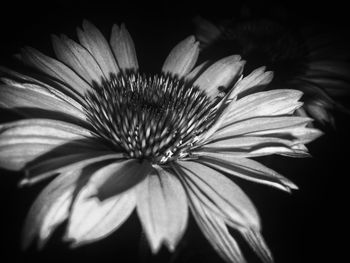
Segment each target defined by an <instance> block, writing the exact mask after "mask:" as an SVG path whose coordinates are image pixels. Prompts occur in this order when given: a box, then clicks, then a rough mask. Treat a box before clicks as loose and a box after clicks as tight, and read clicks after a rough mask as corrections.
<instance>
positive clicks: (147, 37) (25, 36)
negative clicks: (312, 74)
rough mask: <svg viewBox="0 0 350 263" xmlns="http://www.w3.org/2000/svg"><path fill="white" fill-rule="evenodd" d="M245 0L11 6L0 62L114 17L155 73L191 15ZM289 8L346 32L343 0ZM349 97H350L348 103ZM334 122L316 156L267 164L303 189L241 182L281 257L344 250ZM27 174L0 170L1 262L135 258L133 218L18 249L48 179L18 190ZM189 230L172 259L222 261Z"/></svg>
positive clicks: (299, 19) (219, 15)
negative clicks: (96, 232)
mask: <svg viewBox="0 0 350 263" xmlns="http://www.w3.org/2000/svg"><path fill="white" fill-rule="evenodd" d="M256 2H257V3H256V6H257V7H258V8H262V9H263V8H264V5H265V3H267V2H264V3H261V2H262V1H256ZM270 2H271V1H270ZM240 3H241V2H240V1H230V2H220V1H209V2H207V3H204V1H203V2H197V3H193V2H189V1H184V2H178V1H163V2H161V3H143V4H142V5H140V4H138V3H137V2H133V3H130V4H126V3H122V2H119V1H114V2H113V3H109V2H104V1H95V2H94V3H87V2H85V1H80V2H75V3H74V4H72V3H71V2H68V1H66V2H65V1H61V2H46V3H45V4H43V3H31V4H25V5H23V4H22V3H14V4H11V5H8V6H5V7H3V8H2V14H1V16H0V59H1V60H0V64H1V65H7V66H10V65H12V58H11V56H12V54H15V53H16V52H18V51H19V49H20V48H21V47H23V46H26V45H29V46H34V47H36V48H38V49H39V50H42V51H43V52H44V53H46V54H51V55H52V50H51V47H50V34H60V33H66V34H68V35H69V36H71V37H75V28H76V26H80V25H81V22H82V20H83V19H84V18H86V19H88V20H90V21H91V22H93V23H94V24H95V25H97V26H98V27H99V28H100V29H101V30H102V31H103V33H104V34H105V35H106V36H109V33H110V29H111V26H112V24H113V23H118V24H120V23H121V22H125V23H126V25H127V27H128V29H129V31H130V33H131V35H132V37H133V39H134V41H135V45H136V50H137V55H138V60H139V64H140V65H141V68H143V69H146V70H147V71H150V72H157V71H158V70H159V69H160V68H161V66H162V62H163V61H164V59H165V58H166V56H167V54H168V52H169V51H170V50H171V48H172V47H173V46H174V45H175V44H176V43H178V42H179V41H181V40H182V39H184V38H185V37H186V36H188V35H190V34H192V33H193V32H194V27H193V24H192V22H191V21H192V18H193V17H194V16H195V15H198V14H199V15H202V16H204V17H206V18H208V19H213V20H219V19H224V18H228V17H230V16H231V15H232V14H234V13H235V12H237V9H238V6H239V4H240ZM253 3H254V2H253ZM284 6H285V8H286V9H287V10H288V12H289V13H290V14H291V17H292V19H290V21H291V22H290V23H291V24H293V25H294V26H295V25H296V26H298V25H302V24H305V23H306V24H312V25H319V26H322V25H332V26H336V27H343V28H346V27H345V23H346V21H347V20H348V14H347V8H346V7H345V4H341V2H340V1H331V2H328V3H326V2H325V3H323V2H320V1H300V0H298V1H287V2H285V4H284ZM348 32H349V31H348ZM349 88H350V87H349ZM344 103H348V102H347V101H346V100H344ZM0 114H1V117H0V118H1V122H4V121H8V120H14V119H16V118H18V116H16V115H14V114H11V113H9V112H7V111H3V110H2V111H0ZM335 118H336V129H331V128H323V129H325V130H326V135H324V136H323V137H322V138H320V139H319V140H317V141H315V142H313V143H311V144H310V145H309V149H310V152H311V154H312V155H313V158H308V159H292V158H282V157H273V158H271V159H268V161H269V165H270V167H272V168H274V169H276V170H277V171H279V172H281V173H282V174H284V175H285V176H287V177H288V178H290V179H292V180H293V181H294V182H295V183H296V184H297V185H298V186H299V188H300V190H299V191H295V192H294V193H293V194H292V195H288V194H286V193H284V192H280V191H278V190H275V189H271V188H269V187H266V186H261V185H257V184H254V183H246V182H243V181H240V182H239V183H240V186H241V187H242V188H243V189H244V190H245V191H246V192H247V194H248V195H249V196H250V197H251V198H252V200H253V201H254V203H255V204H256V206H257V208H258V210H259V212H260V215H261V218H262V224H263V234H264V237H265V239H266V241H267V243H268V244H269V247H270V248H271V250H272V252H273V254H274V257H275V261H276V262H277V263H289V262H290V263H292V262H293V263H295V262H338V261H340V259H341V258H342V256H343V255H346V252H347V250H346V249H347V243H348V228H349V226H348V223H349V217H348V216H347V214H346V213H347V210H348V208H349V205H348V196H347V193H348V192H349V190H348V188H349V187H348V185H349V184H348V183H347V177H348V176H349V171H348V170H349V169H348V164H349V159H348V155H349V154H348V149H349V147H350V139H349V137H348V135H349V131H350V126H349V124H348V123H349V116H347V115H345V114H343V113H335ZM20 176H21V174H19V173H11V172H8V171H4V170H0V200H1V206H2V207H1V209H0V211H1V216H0V218H1V224H0V227H1V230H2V231H1V232H0V241H1V246H0V261H1V262H32V261H33V262H37V263H39V262H73V261H75V262H77V261H78V262H80V261H87V262H137V260H138V257H139V236H140V231H141V228H140V224H139V222H138V220H137V218H136V216H135V215H133V216H132V217H131V218H130V219H129V220H128V221H127V222H126V223H125V224H124V225H123V226H122V227H121V228H120V230H118V231H117V232H116V233H114V234H113V235H112V236H110V237H108V238H106V239H104V240H102V241H99V242H96V243H94V244H91V245H87V246H84V247H81V248H79V249H76V250H69V249H68V247H67V246H66V245H65V244H62V243H61V242H60V235H62V233H63V231H64V227H62V228H61V229H58V231H57V233H56V235H55V236H54V237H53V239H52V241H51V242H49V244H48V246H47V247H46V249H44V250H43V251H41V252H37V251H36V250H35V249H34V248H33V247H32V248H31V249H30V250H29V251H27V252H21V250H20V248H19V240H20V231H21V226H22V224H23V220H24V217H25V214H26V212H27V211H28V209H29V206H30V204H31V203H32V202H33V200H34V198H35V197H36V195H37V194H38V193H39V191H40V189H42V188H43V186H44V185H45V184H42V185H37V186H35V187H32V188H30V189H18V188H17V182H18V180H19V178H20ZM188 229H189V231H188V233H187V235H186V237H185V240H184V244H186V245H185V246H184V247H185V248H184V249H183V250H181V251H180V252H179V253H178V256H177V259H176V260H175V261H173V263H174V262H182V263H185V262H222V261H221V259H220V258H219V257H218V256H217V255H216V253H215V252H214V251H213V250H212V249H211V247H210V246H209V245H208V243H207V242H206V241H205V239H204V237H203V236H201V234H200V232H199V231H198V229H197V228H196V226H195V224H194V223H193V220H190V224H189V227H188ZM344 240H345V241H344ZM238 241H239V243H240V245H241V247H242V249H243V251H244V253H245V256H246V258H247V261H248V262H260V261H259V260H258V259H257V258H256V256H255V255H254V253H253V252H252V251H251V250H249V248H248V247H247V245H246V244H245V242H244V241H243V240H241V239H240V238H238ZM142 253H143V254H142V255H143V259H144V260H143V262H148V261H149V262H151V261H152V262H168V261H169V260H171V256H170V255H169V254H168V253H167V252H166V251H165V250H164V251H161V253H160V254H159V255H157V256H154V257H151V258H150V256H149V255H148V252H147V249H146V251H143V252H142ZM147 255H148V256H147ZM147 257H148V259H147ZM342 261H343V260H342Z"/></svg>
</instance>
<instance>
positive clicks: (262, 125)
mask: <svg viewBox="0 0 350 263" xmlns="http://www.w3.org/2000/svg"><path fill="white" fill-rule="evenodd" d="M311 121H312V119H310V118H304V117H297V116H282V117H279V116H271V117H257V118H249V119H246V120H242V121H239V122H235V123H232V124H226V126H224V127H221V128H220V129H218V131H217V132H216V133H215V134H214V135H213V136H212V137H211V138H210V140H212V141H213V140H219V139H222V138H225V137H234V136H243V135H251V134H261V135H266V134H272V135H275V136H276V137H278V136H277V135H276V134H278V131H281V130H282V131H284V132H285V133H283V135H284V136H287V135H288V130H290V131H291V132H292V131H293V128H295V127H305V126H306V125H307V124H308V123H309V122H311ZM291 139H293V138H291Z"/></svg>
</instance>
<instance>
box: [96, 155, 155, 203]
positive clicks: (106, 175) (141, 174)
mask: <svg viewBox="0 0 350 263" xmlns="http://www.w3.org/2000/svg"><path fill="white" fill-rule="evenodd" d="M151 170H152V165H151V164H150V163H149V162H148V161H147V160H143V161H139V160H137V159H129V160H121V161H119V162H115V163H112V164H110V165H107V166H105V167H103V168H101V169H100V170H98V171H97V172H96V173H95V174H94V175H93V176H92V177H91V180H90V183H91V184H93V185H94V186H95V188H96V189H97V190H98V193H97V197H98V198H100V199H101V200H104V199H107V198H110V197H111V196H114V195H117V194H119V193H121V192H124V191H125V190H127V189H129V188H131V187H132V186H134V185H136V184H137V183H139V182H140V181H142V180H143V179H144V178H145V176H147V174H148V173H150V172H151Z"/></svg>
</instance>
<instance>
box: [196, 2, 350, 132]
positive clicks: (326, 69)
mask: <svg viewBox="0 0 350 263" xmlns="http://www.w3.org/2000/svg"><path fill="white" fill-rule="evenodd" d="M255 4H256V3H254V4H252V5H249V4H248V5H244V4H243V6H242V8H241V12H240V14H238V15H237V16H233V17H232V18H230V20H226V21H222V22H218V23H216V24H214V23H212V22H210V21H208V20H206V19H204V18H202V17H196V18H195V19H194V23H195V25H196V37H197V38H198V40H199V41H200V43H201V47H202V49H203V52H206V53H208V54H210V55H213V54H214V53H215V54H216V55H218V54H220V55H223V54H227V53H230V54H231V53H236V52H237V53H239V54H241V55H242V57H243V58H244V59H245V60H247V61H248V63H247V65H246V68H255V67H259V66H261V65H265V66H267V68H268V69H269V70H272V71H274V73H275V78H274V80H273V82H272V83H271V84H270V85H269V86H268V88H269V89H278V88H280V87H285V88H291V89H297V90H301V91H302V92H303V93H304V96H303V99H302V100H303V101H304V106H303V108H301V109H300V110H299V111H298V112H297V113H298V114H301V115H304V116H311V117H312V118H314V119H315V120H317V122H318V123H319V124H331V125H332V126H334V117H333V112H334V111H335V110H338V111H342V112H346V113H349V110H348V109H347V108H345V107H344V106H343V105H342V103H341V102H342V101H341V99H342V98H343V97H344V96H349V91H350V89H349V85H350V81H349V74H350V71H349V68H350V64H349V58H350V54H349V51H348V48H347V47H348V46H349V42H348V40H347V39H346V35H347V34H346V33H344V32H339V29H335V28H328V29H327V28H326V27H324V26H322V27H317V26H299V27H297V26H296V25H295V24H296V23H295V22H296V21H294V20H292V19H293V18H290V17H289V19H290V20H288V12H287V10H285V9H283V7H282V6H278V5H277V6H269V5H268V4H267V5H265V3H264V4H263V5H261V6H259V8H255V9H254V5H255ZM262 7H264V8H262ZM276 8H278V11H277V12H276V10H275V11H274V9H276ZM281 14H283V15H282V16H283V19H282V18H281ZM296 20H298V18H296Z"/></svg>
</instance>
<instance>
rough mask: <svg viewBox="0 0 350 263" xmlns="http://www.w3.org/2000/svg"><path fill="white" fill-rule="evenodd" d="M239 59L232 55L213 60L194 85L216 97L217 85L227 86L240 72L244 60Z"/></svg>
mask: <svg viewBox="0 0 350 263" xmlns="http://www.w3.org/2000/svg"><path fill="white" fill-rule="evenodd" d="M240 59H241V57H240V56H238V55H233V56H230V57H226V58H223V59H221V60H219V61H217V62H215V63H214V64H213V65H212V66H210V67H209V68H208V69H206V70H205V71H204V72H203V73H202V74H201V75H200V76H199V77H198V79H197V80H196V81H195V82H194V85H197V86H199V87H200V88H201V89H202V90H205V91H206V92H207V94H208V96H210V97H216V96H217V95H218V93H219V89H218V88H219V87H224V88H227V87H228V85H229V84H231V82H232V81H233V80H234V79H235V78H237V76H239V75H240V74H241V73H242V70H243V66H244V64H245V61H241V60H240Z"/></svg>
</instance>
